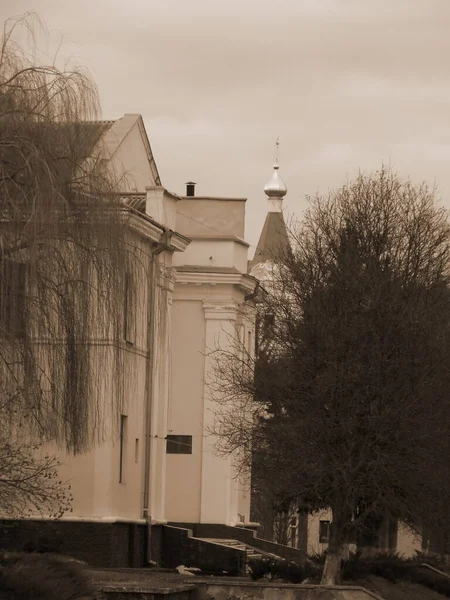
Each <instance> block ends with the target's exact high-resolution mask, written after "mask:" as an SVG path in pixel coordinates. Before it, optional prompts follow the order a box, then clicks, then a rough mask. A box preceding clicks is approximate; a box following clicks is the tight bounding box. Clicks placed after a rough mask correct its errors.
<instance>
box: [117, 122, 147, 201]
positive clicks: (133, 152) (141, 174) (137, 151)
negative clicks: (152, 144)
mask: <svg viewBox="0 0 450 600" xmlns="http://www.w3.org/2000/svg"><path fill="white" fill-rule="evenodd" d="M133 121H134V125H133V126H132V127H131V129H130V130H129V131H128V133H127V134H126V136H125V137H124V139H123V140H122V142H121V143H120V145H119V146H118V148H117V149H116V150H115V152H114V154H113V156H112V157H111V160H110V163H109V165H108V167H109V169H111V170H112V171H113V172H114V173H116V174H117V175H118V176H119V177H122V176H124V186H123V187H124V188H125V189H128V190H129V191H132V192H145V188H146V187H147V186H152V185H155V181H154V178H153V174H152V171H151V168H150V163H149V161H148V156H147V152H146V150H145V146H144V144H143V141H142V135H141V132H140V128H139V123H138V121H137V120H136V115H126V116H125V117H123V118H122V119H120V120H119V121H116V122H115V123H114V125H113V127H112V128H111V131H110V132H109V134H110V137H111V138H114V136H117V137H119V136H121V135H122V134H123V132H125V131H127V130H128V128H129V127H130V124H131V123H133ZM111 142H112V144H113V143H114V140H113V139H112V140H111V141H110V144H111ZM112 144H111V145H112Z"/></svg>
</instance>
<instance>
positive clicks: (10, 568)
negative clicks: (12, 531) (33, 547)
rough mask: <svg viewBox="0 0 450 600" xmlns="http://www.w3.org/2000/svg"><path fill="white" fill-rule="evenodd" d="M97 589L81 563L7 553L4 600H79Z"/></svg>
mask: <svg viewBox="0 0 450 600" xmlns="http://www.w3.org/2000/svg"><path fill="white" fill-rule="evenodd" d="M93 594H94V590H93V588H92V586H91V584H90V582H89V580H88V578H87V576H86V574H85V572H84V570H83V568H82V567H81V566H80V564H78V563H77V562H75V561H73V560H71V559H70V558H65V557H63V556H58V555H56V554H34V553H33V554H4V555H3V556H1V558H0V600H29V599H30V598H33V600H77V599H81V598H92V597H93Z"/></svg>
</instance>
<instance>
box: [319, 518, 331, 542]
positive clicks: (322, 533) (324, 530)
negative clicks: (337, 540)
mask: <svg viewBox="0 0 450 600" xmlns="http://www.w3.org/2000/svg"><path fill="white" fill-rule="evenodd" d="M329 537H330V521H320V522H319V544H328V539H329Z"/></svg>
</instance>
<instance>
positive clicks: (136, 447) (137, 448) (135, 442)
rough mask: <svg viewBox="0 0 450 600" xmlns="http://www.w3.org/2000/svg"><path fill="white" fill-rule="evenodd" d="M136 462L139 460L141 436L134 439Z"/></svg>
mask: <svg viewBox="0 0 450 600" xmlns="http://www.w3.org/2000/svg"><path fill="white" fill-rule="evenodd" d="M134 462H135V463H138V462H139V438H136V439H135V440H134Z"/></svg>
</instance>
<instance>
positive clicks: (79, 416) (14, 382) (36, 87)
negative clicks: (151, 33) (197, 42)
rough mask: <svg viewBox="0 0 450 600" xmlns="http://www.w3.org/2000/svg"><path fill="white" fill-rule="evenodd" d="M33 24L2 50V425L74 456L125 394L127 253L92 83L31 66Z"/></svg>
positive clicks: (21, 23) (78, 74)
mask: <svg viewBox="0 0 450 600" xmlns="http://www.w3.org/2000/svg"><path fill="white" fill-rule="evenodd" d="M33 25H34V23H33V19H32V18H30V17H25V18H23V19H19V20H15V21H7V22H6V25H5V28H4V32H3V38H2V40H1V45H0V223H1V225H0V377H1V381H0V394H1V396H2V399H3V400H5V399H7V402H6V401H5V402H3V403H0V404H2V405H3V406H6V408H5V410H6V415H5V414H3V415H2V418H1V419H0V420H1V422H2V423H6V421H7V420H8V419H9V420H11V419H14V421H15V426H17V423H21V424H23V425H24V426H25V425H26V426H27V427H31V428H32V430H33V431H34V433H35V434H37V435H38V436H39V438H40V439H41V440H42V441H55V442H57V443H58V444H60V445H63V446H65V447H66V449H67V450H68V451H71V452H75V453H78V452H81V451H84V450H86V449H87V448H88V447H90V446H91V445H92V444H93V443H95V442H96V441H98V440H100V439H101V438H102V436H104V434H105V427H104V423H105V418H106V417H108V416H110V415H111V414H116V413H117V408H118V403H119V400H120V397H121V395H122V393H123V389H122V388H123V372H124V369H123V360H124V359H123V352H121V351H120V347H121V343H122V342H123V324H124V294H123V290H124V285H125V276H126V273H128V272H129V270H130V268H133V264H134V262H135V261H133V253H134V252H135V250H133V249H132V248H131V247H130V244H129V240H127V227H126V224H124V219H125V218H126V215H125V212H126V211H124V209H123V205H122V204H121V202H120V194H118V193H117V192H118V185H119V182H118V180H117V178H116V177H115V176H114V175H113V174H112V173H111V172H109V171H108V170H107V168H106V161H105V158H104V154H103V149H102V147H101V143H100V141H101V136H102V133H103V128H104V127H105V126H106V125H105V124H104V123H102V122H100V121H98V115H99V104H98V96H97V90H96V88H95V84H94V83H93V81H92V79H91V78H90V76H89V73H87V72H86V71H84V70H82V69H81V70H80V69H72V70H69V71H63V70H60V69H58V68H57V67H56V66H55V65H54V64H51V65H41V64H39V63H37V62H36V61H35V60H34V59H30V58H29V57H28V56H27V55H26V54H25V52H24V51H23V50H22V48H21V46H20V45H19V44H18V43H17V41H16V39H17V37H18V36H17V33H18V31H19V30H20V28H21V27H25V28H26V29H27V30H28V31H29V32H32V30H33ZM124 215H125V216H124ZM130 248H131V249H130Z"/></svg>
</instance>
